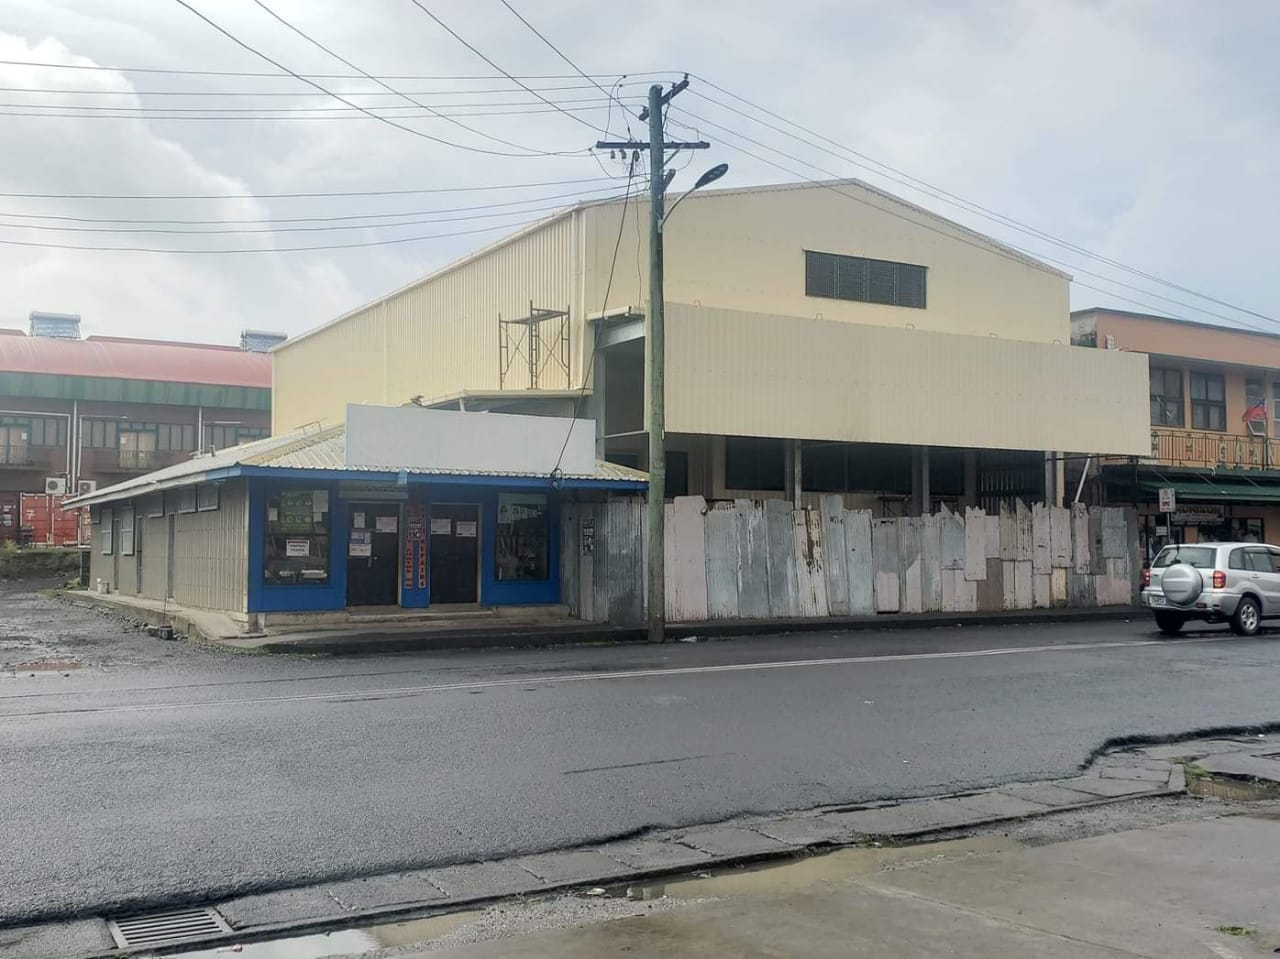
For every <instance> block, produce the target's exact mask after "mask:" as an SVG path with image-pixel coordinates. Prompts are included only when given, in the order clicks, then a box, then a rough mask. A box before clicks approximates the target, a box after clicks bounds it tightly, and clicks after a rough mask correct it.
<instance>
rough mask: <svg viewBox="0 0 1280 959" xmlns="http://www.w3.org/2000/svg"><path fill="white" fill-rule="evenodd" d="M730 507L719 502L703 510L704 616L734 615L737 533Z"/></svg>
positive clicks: (727, 616)
mask: <svg viewBox="0 0 1280 959" xmlns="http://www.w3.org/2000/svg"><path fill="white" fill-rule="evenodd" d="M734 521H735V514H734V509H733V507H732V506H731V505H729V504H720V505H717V506H715V507H713V508H712V509H710V510H708V511H707V515H706V516H705V517H704V522H705V526H706V537H705V538H706V546H705V551H706V555H707V616H708V617H710V618H711V619H736V618H737V616H738V534H737V530H736V528H735V526H734Z"/></svg>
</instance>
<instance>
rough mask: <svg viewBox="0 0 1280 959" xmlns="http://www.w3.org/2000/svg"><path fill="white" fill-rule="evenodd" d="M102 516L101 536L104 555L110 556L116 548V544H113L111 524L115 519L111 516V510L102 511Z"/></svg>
mask: <svg viewBox="0 0 1280 959" xmlns="http://www.w3.org/2000/svg"><path fill="white" fill-rule="evenodd" d="M101 516H102V534H101V544H102V555H103V556H110V555H111V551H112V550H113V549H114V548H115V546H114V544H113V543H112V542H111V540H112V532H113V530H112V529H111V524H112V520H113V519H114V517H113V516H112V515H111V510H109V509H104V510H103V511H102V514H101Z"/></svg>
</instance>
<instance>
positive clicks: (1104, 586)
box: [1097, 559, 1132, 606]
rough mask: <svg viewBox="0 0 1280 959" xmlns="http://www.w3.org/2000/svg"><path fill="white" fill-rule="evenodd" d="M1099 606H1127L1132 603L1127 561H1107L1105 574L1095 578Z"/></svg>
mask: <svg viewBox="0 0 1280 959" xmlns="http://www.w3.org/2000/svg"><path fill="white" fill-rule="evenodd" d="M1097 590H1098V605H1099V606H1128V605H1129V603H1130V602H1132V595H1131V594H1132V586H1131V584H1130V577H1129V560H1128V559H1108V560H1107V574H1106V575H1105V576H1099V577H1097Z"/></svg>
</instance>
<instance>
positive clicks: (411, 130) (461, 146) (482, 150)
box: [174, 0, 510, 156]
mask: <svg viewBox="0 0 1280 959" xmlns="http://www.w3.org/2000/svg"><path fill="white" fill-rule="evenodd" d="M174 2H175V3H177V4H178V5H179V6H181V7H184V8H185V9H187V10H189V11H190V12H191V13H193V14H195V15H196V16H197V17H199V18H200V19H201V20H203V21H204V22H205V23H207V24H208V25H209V26H211V27H213V28H214V29H215V30H217V31H218V32H219V33H221V34H222V35H223V36H224V37H226V38H227V39H228V40H230V41H232V42H233V43H235V44H236V45H237V46H239V47H241V48H243V49H245V50H247V51H249V52H250V53H252V54H253V55H254V56H256V57H259V58H260V59H262V60H265V61H266V62H267V63H269V64H271V65H272V66H273V67H276V68H278V69H280V70H281V71H283V72H284V73H287V74H289V76H291V77H293V78H294V79H296V80H301V81H302V82H303V83H306V84H309V85H310V86H313V87H315V88H316V89H317V90H319V91H320V92H321V93H327V94H329V96H331V97H333V98H334V99H335V100H337V101H338V102H340V103H345V104H346V105H347V106H349V107H353V108H355V109H356V110H359V111H360V112H361V113H365V114H367V115H368V116H370V117H372V118H373V119H375V120H377V121H378V122H380V123H385V124H387V125H388V126H393V127H395V128H396V129H397V130H403V131H404V132H406V133H411V134H413V135H414V136H416V137H421V138H422V139H424V140H431V141H432V142H434V143H439V144H441V145H442V146H449V147H456V148H457V149H460V150H468V151H470V152H472V153H484V154H487V155H489V156H510V154H508V153H507V152H506V151H503V150H490V149H488V148H486V147H477V146H467V145H465V144H462V143H454V142H453V141H451V140H445V139H442V138H440V137H437V136H432V135H431V134H430V133H424V132H423V131H422V130H415V129H414V128H413V127H407V126H405V125H404V124H402V123H397V122H396V121H395V120H392V119H390V118H388V117H384V116H379V115H378V114H376V113H373V112H372V111H370V110H367V109H365V108H364V107H362V106H360V104H358V103H353V102H352V101H351V100H348V99H346V98H345V97H344V96H342V95H341V94H339V93H334V92H333V91H332V90H329V89H326V88H325V87H324V86H322V85H321V84H319V83H317V82H316V81H315V80H311V79H308V78H307V77H304V76H303V75H302V74H300V73H294V72H293V71H292V70H290V69H289V68H288V67H286V66H285V65H284V64H283V63H281V62H280V61H278V60H273V59H272V58H271V57H269V56H267V55H266V54H265V53H263V52H262V51H260V50H258V49H256V48H254V47H252V46H250V45H249V44H248V43H245V42H244V41H243V40H241V39H240V38H239V37H237V36H236V35H235V34H233V33H231V32H230V31H229V30H227V29H225V28H224V27H222V26H220V25H219V24H217V23H215V22H214V21H213V20H210V19H209V18H208V17H206V16H205V15H204V14H203V13H201V12H200V11H199V10H197V9H196V8H195V7H193V6H192V5H191V4H190V3H188V2H187V0H174Z"/></svg>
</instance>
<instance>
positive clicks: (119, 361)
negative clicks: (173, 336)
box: [0, 312, 284, 542]
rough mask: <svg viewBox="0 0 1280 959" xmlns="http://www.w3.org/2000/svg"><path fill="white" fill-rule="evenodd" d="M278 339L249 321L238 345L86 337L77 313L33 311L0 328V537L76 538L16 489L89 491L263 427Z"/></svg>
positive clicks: (254, 434)
mask: <svg viewBox="0 0 1280 959" xmlns="http://www.w3.org/2000/svg"><path fill="white" fill-rule="evenodd" d="M283 339H284V337H283V336H280V335H277V334H264V333H260V332H255V331H245V333H244V334H243V336H242V337H241V346H217V345H211V344H204V343H183V342H176V341H162V340H142V339H127V338H124V337H115V336H90V337H86V338H83V339H82V338H81V337H80V319H79V317H78V316H74V315H67V314H49V313H38V312H37V313H32V314H31V319H30V327H29V330H28V331H26V332H24V331H22V330H17V329H0V541H4V540H19V541H21V540H24V539H30V540H34V541H36V542H48V541H49V540H50V539H54V540H55V541H65V540H66V539H68V538H72V540H73V541H74V537H73V536H71V534H67V533H63V534H60V535H58V534H55V532H54V531H53V530H52V529H51V528H50V529H45V528H44V526H45V525H47V523H41V522H37V521H36V520H37V519H38V518H39V517H37V516H35V513H34V510H35V507H34V506H32V505H28V506H27V507H25V508H24V507H23V505H22V499H21V495H20V494H24V493H26V494H41V495H43V496H49V497H58V496H60V495H62V494H64V493H66V494H75V493H77V492H79V493H86V492H89V491H91V490H93V489H95V488H96V486H98V485H103V486H106V485H110V484H112V483H118V482H120V481H121V480H124V479H127V478H128V477H129V476H131V475H136V474H140V473H146V472H150V471H151V470H154V469H158V468H160V467H164V466H170V465H172V464H174V463H178V462H181V461H183V460H185V459H187V458H188V457H190V455H191V454H192V453H194V452H196V450H197V449H207V448H209V447H214V448H217V449H223V448H225V447H228V446H234V445H236V444H237V443H241V442H244V441H246V440H249V439H256V438H258V437H262V436H266V435H268V433H269V432H270V425H271V360H270V358H269V357H268V356H267V355H266V353H265V352H263V350H265V349H266V348H269V346H271V345H273V344H274V343H276V342H280V341H281V340H283ZM47 505H48V506H49V514H50V516H52V515H55V514H56V512H57V511H56V509H54V508H53V507H54V506H55V505H56V504H54V503H52V502H50V503H48V504H47ZM40 512H41V515H43V511H40ZM27 513H32V515H31V516H27V515H25V514H27ZM72 522H74V520H73V521H72ZM24 527H27V528H28V532H27V533H26V534H25V535H24V533H23V528H24ZM34 527H40V528H34Z"/></svg>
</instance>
